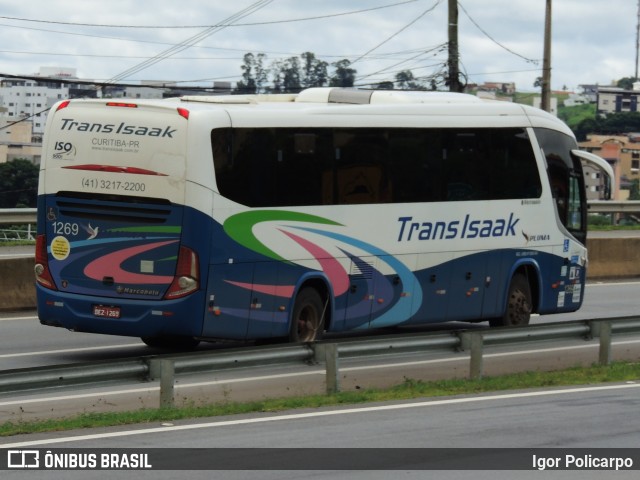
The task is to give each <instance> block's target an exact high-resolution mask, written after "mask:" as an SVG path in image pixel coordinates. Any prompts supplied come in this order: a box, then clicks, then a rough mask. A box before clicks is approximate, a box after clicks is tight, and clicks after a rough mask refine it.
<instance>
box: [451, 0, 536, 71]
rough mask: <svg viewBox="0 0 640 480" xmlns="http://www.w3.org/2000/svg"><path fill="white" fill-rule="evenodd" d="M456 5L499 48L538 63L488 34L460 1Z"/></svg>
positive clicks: (527, 60)
mask: <svg viewBox="0 0 640 480" xmlns="http://www.w3.org/2000/svg"><path fill="white" fill-rule="evenodd" d="M458 6H459V7H460V8H461V9H462V11H463V12H464V14H465V15H466V16H467V18H468V19H469V20H471V23H473V24H474V25H475V26H476V28H477V29H478V30H480V31H481V32H482V33H483V34H484V35H485V36H486V37H487V38H488V39H489V40H491V41H492V42H493V43H495V44H496V45H498V46H499V47H500V48H503V49H504V50H506V51H507V52H509V53H511V54H513V55H515V56H516V57H520V58H522V59H523V60H525V61H526V62H529V63H533V64H534V65H538V63H540V62H539V61H538V60H534V59H532V58H527V57H525V56H524V55H520V54H519V53H517V52H514V51H513V50H511V49H510V48H509V47H507V46H505V45H503V44H502V43H500V42H498V41H497V40H496V39H495V38H493V37H492V36H491V35H489V34H488V33H487V32H486V30H484V29H483V28H482V27H481V26H480V25H478V22H476V21H475V20H474V19H473V18H472V17H471V15H469V12H467V10H466V9H465V8H464V6H463V5H462V3H461V2H458Z"/></svg>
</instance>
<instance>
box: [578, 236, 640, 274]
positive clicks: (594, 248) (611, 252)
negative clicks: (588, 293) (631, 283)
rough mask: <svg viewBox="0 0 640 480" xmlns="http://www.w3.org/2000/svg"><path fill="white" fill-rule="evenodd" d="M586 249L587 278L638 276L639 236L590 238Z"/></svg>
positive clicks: (639, 265) (639, 258)
mask: <svg viewBox="0 0 640 480" xmlns="http://www.w3.org/2000/svg"><path fill="white" fill-rule="evenodd" d="M587 249H588V251H589V269H588V270H587V280H599V279H607V278H630V277H640V238H590V239H587Z"/></svg>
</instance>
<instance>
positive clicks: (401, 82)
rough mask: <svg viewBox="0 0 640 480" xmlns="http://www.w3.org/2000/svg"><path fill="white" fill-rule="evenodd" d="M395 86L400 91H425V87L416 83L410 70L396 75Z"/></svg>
mask: <svg viewBox="0 0 640 480" xmlns="http://www.w3.org/2000/svg"><path fill="white" fill-rule="evenodd" d="M396 85H397V86H398V88H399V89H401V90H426V88H425V86H424V85H422V84H421V83H419V82H417V81H416V78H415V77H414V76H413V72H412V71H411V70H403V71H401V72H398V73H397V74H396Z"/></svg>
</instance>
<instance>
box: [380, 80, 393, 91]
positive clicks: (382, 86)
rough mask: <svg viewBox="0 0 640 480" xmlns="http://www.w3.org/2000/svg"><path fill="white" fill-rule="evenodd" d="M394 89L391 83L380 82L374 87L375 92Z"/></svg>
mask: <svg viewBox="0 0 640 480" xmlns="http://www.w3.org/2000/svg"><path fill="white" fill-rule="evenodd" d="M394 88H395V87H394V85H393V82H389V81H386V82H380V83H378V84H377V85H376V90H393V89H394Z"/></svg>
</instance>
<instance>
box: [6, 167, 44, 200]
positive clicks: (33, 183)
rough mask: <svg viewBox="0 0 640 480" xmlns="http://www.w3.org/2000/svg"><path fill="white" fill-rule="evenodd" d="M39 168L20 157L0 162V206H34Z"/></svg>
mask: <svg viewBox="0 0 640 480" xmlns="http://www.w3.org/2000/svg"><path fill="white" fill-rule="evenodd" d="M39 170H40V169H39V168H38V166H37V165H34V164H33V163H31V162H30V161H28V160H24V159H21V158H19V159H16V160H12V161H10V162H6V163H3V164H0V208H20V207H30V208H34V207H35V206H36V199H37V196H38V174H39Z"/></svg>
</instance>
